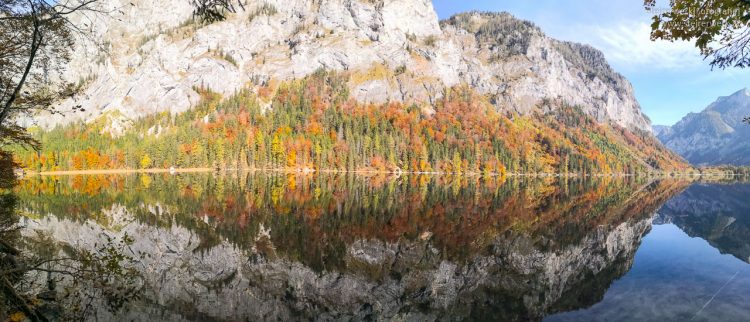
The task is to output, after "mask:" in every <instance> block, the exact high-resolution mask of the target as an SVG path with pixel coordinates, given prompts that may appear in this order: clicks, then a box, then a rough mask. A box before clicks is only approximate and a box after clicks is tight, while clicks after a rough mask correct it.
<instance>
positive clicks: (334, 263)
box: [16, 173, 750, 321]
mask: <svg viewBox="0 0 750 322" xmlns="http://www.w3.org/2000/svg"><path fill="white" fill-rule="evenodd" d="M16 195H17V197H18V200H19V201H18V205H17V210H18V212H19V213H20V215H21V217H20V218H19V221H20V222H21V224H22V226H23V227H24V229H23V230H22V232H21V235H22V240H23V243H22V244H23V245H25V247H24V249H27V250H30V251H33V252H39V253H42V252H46V253H50V254H70V253H76V250H81V249H82V250H89V251H97V250H101V249H103V248H102V245H107V244H108V243H111V241H112V240H117V239H118V238H123V236H127V238H126V239H129V240H130V241H129V242H128V243H127V246H125V247H123V248H122V249H123V252H124V253H126V255H127V256H129V257H130V258H132V262H129V264H128V267H129V268H130V269H132V271H133V272H135V276H133V277H132V278H131V279H129V280H128V284H129V285H130V286H133V287H134V288H136V289H137V295H133V296H132V297H130V298H126V299H125V301H118V302H116V304H118V305H112V301H111V300H107V299H108V297H107V296H108V295H110V294H109V293H108V292H98V291H97V290H96V288H97V285H98V284H96V283H91V285H88V286H86V288H87V289H85V290H80V289H78V290H77V291H76V292H77V293H76V294H78V295H81V294H83V295H89V298H88V299H87V300H85V302H82V301H78V302H75V303H77V304H76V305H75V307H79V305H80V303H85V304H86V305H85V306H83V307H85V308H86V310H84V312H85V317H86V318H87V319H90V320H93V319H99V320H139V321H154V320H160V321H162V320H163V321H183V320H191V321H238V320H248V321H258V320H273V321H276V320H281V321H289V320H355V321H359V320H402V321H432V320H471V321H486V320H498V321H529V320H531V321H541V320H545V321H633V320H636V321H664V320H680V321H683V320H691V319H692V320H696V321H731V320H748V319H750V292H747V290H750V265H748V261H749V260H750V198H748V196H749V195H750V185H747V184H741V183H715V184H708V183H692V182H687V181H681V180H654V179H649V178H637V177H627V178H591V179H565V178H497V177H491V178H479V177H439V176H417V175H414V176H401V177H392V176H370V177H363V176H354V175H344V174H340V175H336V174H322V173H321V174H312V175H296V174H252V173H251V174H240V173H228V174H221V175H219V174H212V173H202V174H180V175H169V174H132V175H99V176H71V177H31V178H27V179H25V180H24V181H22V182H21V183H20V185H19V186H18V188H17V189H16ZM40 241H42V242H41V243H40ZM39 244H45V245H54V246H53V247H46V248H40V247H37V246H35V245H39ZM49 280H50V276H49V275H44V274H40V275H39V276H37V277H36V283H30V284H31V286H29V287H30V288H33V287H40V286H39V285H44V283H47V284H46V285H48V286H47V288H49V289H52V290H53V291H52V294H53V295H52V296H49V297H51V298H56V300H50V301H51V302H56V303H57V302H59V303H67V302H65V301H66V300H63V299H61V297H62V296H60V294H61V293H62V292H63V291H62V290H67V289H70V287H71V285H66V283H68V284H70V283H71V282H70V281H69V280H68V281H67V282H66V280H65V279H59V280H56V281H55V283H54V286H51V287H50V286H49V285H52V284H50V282H49ZM34 285H36V286H34ZM69 293H70V292H68V293H65V294H69ZM55 294H56V295H55ZM92 295H93V296H92ZM66 298H67V297H66ZM50 307H51V308H50V310H53V311H54V310H57V311H65V310H66V309H67V308H69V307H71V306H66V305H64V304H58V305H56V306H55V305H50Z"/></svg>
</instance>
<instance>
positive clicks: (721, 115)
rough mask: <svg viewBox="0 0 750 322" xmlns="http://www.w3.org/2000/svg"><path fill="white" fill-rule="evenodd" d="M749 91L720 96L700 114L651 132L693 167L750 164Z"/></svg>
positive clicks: (688, 116) (690, 115)
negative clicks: (693, 165)
mask: <svg viewBox="0 0 750 322" xmlns="http://www.w3.org/2000/svg"><path fill="white" fill-rule="evenodd" d="M747 115H750V91H748V90H747V89H742V90H740V91H737V92H735V93H734V94H732V95H730V96H724V97H720V98H719V99H717V100H716V102H714V103H712V104H711V105H709V106H708V107H707V108H706V109H705V110H703V111H702V112H700V113H690V114H688V115H687V116H685V117H684V118H682V120H680V121H679V122H678V123H677V124H675V125H674V126H671V127H659V128H658V129H655V132H656V134H657V136H658V138H659V140H660V141H662V143H664V145H666V146H667V147H669V148H670V149H672V150H673V151H675V152H677V153H679V154H680V155H682V156H683V157H684V158H685V159H687V160H688V161H690V163H692V164H695V165H722V164H731V165H750V126H748V125H747V124H743V123H742V120H743V119H744V118H745V117H746V116H747Z"/></svg>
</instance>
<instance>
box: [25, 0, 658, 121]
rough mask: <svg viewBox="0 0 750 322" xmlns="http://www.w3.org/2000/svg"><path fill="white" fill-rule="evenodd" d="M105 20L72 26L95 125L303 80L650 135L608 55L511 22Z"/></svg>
mask: <svg viewBox="0 0 750 322" xmlns="http://www.w3.org/2000/svg"><path fill="white" fill-rule="evenodd" d="M101 5H102V6H104V7H105V9H106V11H107V12H110V13H109V14H107V15H101V16H96V17H91V16H85V17H84V16H81V17H76V19H77V20H76V21H78V22H79V23H80V24H82V25H85V26H93V27H94V28H93V30H95V31H96V33H95V35H94V36H93V37H91V38H92V39H97V40H99V41H98V43H99V46H95V45H94V42H91V41H87V40H85V39H84V40H82V41H80V42H79V43H78V45H77V46H78V47H79V48H77V49H76V51H75V57H74V59H73V61H72V62H71V64H70V68H69V71H68V75H66V77H67V78H69V79H70V80H72V81H81V82H82V83H84V84H86V87H85V90H84V92H83V93H82V94H81V95H80V96H78V97H76V98H75V99H71V100H68V101H65V102H61V103H60V109H61V110H63V111H65V110H67V109H70V108H72V107H73V106H76V105H81V106H83V107H84V109H85V112H83V113H77V114H75V117H69V116H68V117H66V118H65V119H61V118H59V117H55V116H49V117H47V118H43V119H42V120H41V121H40V122H41V123H42V125H52V124H58V123H64V122H69V121H71V120H75V119H83V120H86V121H93V120H95V119H97V118H99V117H100V116H101V115H102V114H103V113H106V112H108V111H113V110H117V111H120V112H121V113H122V114H123V115H125V116H127V117H129V118H137V117H140V116H143V115H147V114H150V113H156V112H164V111H168V112H172V113H179V112H182V111H185V110H187V109H189V108H190V107H191V106H193V105H194V104H196V103H197V102H198V100H199V95H198V94H197V93H196V91H195V88H197V87H208V88H210V89H211V90H213V91H216V92H219V93H222V94H224V95H231V94H232V93H233V92H235V91H237V90H239V89H241V88H246V87H251V88H252V87H254V86H259V85H263V84H267V83H268V82H269V81H272V80H274V81H283V80H290V79H294V78H300V77H304V76H306V75H308V74H311V73H313V72H314V71H316V70H318V69H321V68H322V69H329V70H337V71H346V72H347V73H351V75H352V76H351V80H350V82H349V86H350V89H351V93H352V94H353V96H354V97H355V98H357V99H358V100H360V101H367V102H385V101H389V100H391V101H392V100H398V101H410V102H415V103H418V104H423V105H431V103H433V102H434V100H435V99H437V98H439V97H440V96H441V93H442V92H443V89H444V88H445V87H446V86H447V87H450V86H456V85H464V84H465V85H468V86H470V87H472V88H474V89H475V90H477V91H478V92H480V93H483V94H485V95H487V96H488V97H490V98H491V100H492V102H493V103H494V104H495V105H496V106H497V108H498V109H500V110H504V111H509V112H518V113H522V114H526V113H532V112H534V111H537V110H540V111H546V109H549V108H552V107H551V106H554V105H559V104H549V103H550V102H558V103H562V104H571V105H579V106H581V107H582V108H583V110H584V111H585V112H586V113H588V114H589V115H592V116H594V117H595V118H596V119H597V120H599V121H600V122H609V123H612V124H617V125H620V126H623V127H626V128H629V129H639V130H645V131H649V130H650V121H649V120H648V118H646V116H645V115H643V113H642V112H641V110H640V106H639V105H638V102H637V101H636V100H635V98H634V96H633V89H632V87H631V85H630V84H629V83H628V82H627V80H625V79H624V78H623V77H622V76H621V75H619V74H617V73H616V72H614V71H612V69H611V68H610V67H609V65H608V64H607V62H606V61H605V60H604V57H603V55H602V54H601V52H599V51H597V50H596V49H593V48H591V47H589V46H585V45H580V44H573V43H565V42H560V41H557V40H554V39H551V38H549V37H547V36H546V35H544V33H543V32H542V31H541V30H539V28H537V27H536V26H534V25H533V24H531V23H529V22H524V21H520V20H518V19H516V18H514V17H512V16H510V15H509V14H507V13H502V14H488V13H467V14H461V15H458V16H454V17H452V18H450V19H448V20H445V21H442V22H439V21H438V18H437V15H436V13H435V11H434V9H433V6H432V3H431V1H429V0H322V1H312V0H283V1H282V0H264V1H259V0H249V1H247V3H246V5H245V10H240V11H239V12H238V13H236V14H230V15H229V17H228V19H227V20H225V21H222V22H217V23H213V24H208V25H206V24H204V23H201V22H198V21H195V20H194V19H193V17H192V8H191V7H190V5H189V2H188V1H184V0H165V1H157V2H154V1H145V0H132V1H120V0H105V1H103V2H102V3H101Z"/></svg>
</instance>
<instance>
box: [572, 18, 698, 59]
mask: <svg viewBox="0 0 750 322" xmlns="http://www.w3.org/2000/svg"><path fill="white" fill-rule="evenodd" d="M579 30H588V31H589V32H588V33H587V34H585V35H578V37H576V38H579V39H581V38H582V41H584V42H587V43H589V44H591V45H593V46H594V47H596V48H599V49H600V50H601V51H603V52H604V54H605V56H607V59H608V60H609V61H610V63H612V64H613V65H615V66H617V67H620V68H628V69H631V68H633V69H643V68H650V69H670V70H675V69H682V70H684V69H693V68H705V65H706V64H707V63H706V62H705V61H703V58H702V57H701V56H700V53H699V52H698V49H697V48H695V46H694V45H693V44H692V43H689V42H686V41H678V42H668V41H651V38H650V33H651V27H650V26H649V25H648V24H647V23H645V22H640V21H639V22H620V23H617V24H613V25H610V26H593V27H588V28H581V29H579Z"/></svg>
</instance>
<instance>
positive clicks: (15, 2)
mask: <svg viewBox="0 0 750 322" xmlns="http://www.w3.org/2000/svg"><path fill="white" fill-rule="evenodd" d="M97 1H99V0H65V1H49V0H0V128H4V127H8V126H9V124H10V123H11V122H10V121H11V120H12V119H13V118H14V117H17V116H19V115H30V114H31V113H32V112H34V111H37V110H45V109H49V108H50V106H51V105H52V103H54V102H55V101H57V100H59V99H61V98H63V97H67V96H70V93H71V89H72V84H68V83H66V82H65V81H64V80H62V77H59V76H60V75H62V71H63V70H64V69H65V66H66V64H67V62H68V61H69V59H70V51H71V49H72V48H73V44H74V33H76V32H78V33H80V32H81V30H80V29H79V28H78V26H76V25H74V24H73V23H72V22H71V20H70V19H68V16H70V15H72V14H75V13H77V12H82V11H94V12H99V11H98V10H97V9H96V8H95V7H94V4H95V3H96V2H97Z"/></svg>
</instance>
